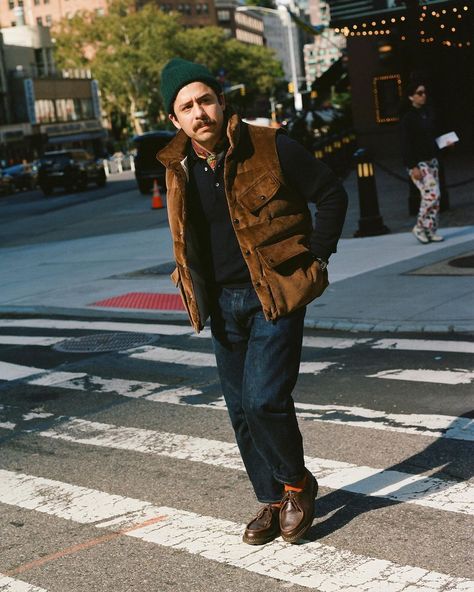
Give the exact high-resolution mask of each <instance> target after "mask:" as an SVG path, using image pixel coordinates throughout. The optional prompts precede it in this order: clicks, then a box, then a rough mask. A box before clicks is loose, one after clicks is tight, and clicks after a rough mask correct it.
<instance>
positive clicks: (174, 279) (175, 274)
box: [170, 267, 179, 286]
mask: <svg viewBox="0 0 474 592" xmlns="http://www.w3.org/2000/svg"><path fill="white" fill-rule="evenodd" d="M170 278H171V281H172V282H173V284H174V285H175V286H177V285H178V283H179V269H178V268H177V267H175V269H174V271H173V273H172V274H171V275H170Z"/></svg>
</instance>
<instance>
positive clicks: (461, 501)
mask: <svg viewBox="0 0 474 592" xmlns="http://www.w3.org/2000/svg"><path fill="white" fill-rule="evenodd" d="M39 435H40V436H43V437H45V438H53V439H59V440H65V441H68V442H75V443H79V444H88V445H92V446H101V447H104V448H115V449H119V450H131V451H134V452H140V453H145V454H156V455H160V456H166V457H169V458H179V459H182V460H188V461H192V462H200V463H205V464H209V465H214V466H220V467H225V468H227V469H238V470H241V471H243V470H244V466H243V464H242V461H241V459H240V454H239V451H238V449H237V446H236V444H231V443H229V442H222V441H220V440H209V439H207V438H196V437H192V436H185V435H182V434H172V433H169V432H156V431H153V430H147V429H140V428H131V427H124V426H116V425H110V424H104V423H99V422H92V421H86V420H83V419H73V420H71V421H68V422H65V423H63V424H60V425H58V426H57V427H55V428H52V429H49V430H45V431H42V432H39ZM305 464H306V466H307V467H308V469H309V470H310V471H312V472H314V473H315V474H316V475H318V481H319V483H320V485H322V486H325V487H330V488H331V489H344V490H346V491H350V492H352V493H360V494H363V495H370V496H376V497H384V498H387V499H390V500H394V501H398V502H406V503H411V504H417V505H420V506H426V507H430V508H435V509H437V510H444V511H447V512H457V513H460V514H469V515H473V516H474V484H470V483H466V482H454V481H447V480H443V479H435V478H431V477H424V476H421V475H412V474H409V473H402V472H400V471H390V470H388V471H383V470H380V469H374V468H371V467H358V466H355V465H353V464H350V463H345V462H340V461H332V460H327V459H323V458H310V457H307V458H306V459H305Z"/></svg>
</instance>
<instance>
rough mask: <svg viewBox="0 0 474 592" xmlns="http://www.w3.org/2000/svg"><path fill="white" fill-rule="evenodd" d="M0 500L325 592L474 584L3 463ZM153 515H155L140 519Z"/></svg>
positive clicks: (467, 589) (421, 590)
mask: <svg viewBox="0 0 474 592" xmlns="http://www.w3.org/2000/svg"><path fill="white" fill-rule="evenodd" d="M0 502H2V503H6V504H9V505H13V506H19V507H22V508H28V509H32V510H37V511H39V512H43V513H46V514H49V515H52V516H59V517H61V518H67V519H68V520H72V521H74V522H78V523H80V524H93V523H96V526H97V527H99V528H110V527H113V528H114V529H115V530H118V529H130V528H131V525H132V524H135V525H136V528H134V529H133V530H128V532H127V531H124V533H123V534H124V535H125V536H130V537H133V538H136V539H139V540H142V541H145V542H148V543H151V544H156V545H160V546H164V547H168V548H172V549H180V550H183V551H186V552H188V553H190V554H192V555H199V556H201V557H205V558H206V559H209V560H210V561H215V562H218V563H223V564H225V565H231V566H233V567H237V568H240V569H244V570H246V571H249V572H251V573H258V574H261V575H264V576H267V577H270V578H276V579H279V580H283V581H285V582H290V583H292V584H298V585H300V586H305V587H307V588H311V589H317V590H318V591H319V592H335V591H336V590H342V589H344V590H347V591H348V592H349V591H351V590H352V592H360V591H361V590H366V591H368V590H377V591H379V590H381V589H382V588H381V582H383V583H384V585H385V583H387V584H389V585H390V588H387V587H385V588H384V590H386V591H387V592H388V590H390V591H391V592H392V591H393V592H395V591H396V592H445V591H447V590H449V591H450V592H472V591H474V581H472V580H467V579H465V578H458V577H454V576H450V575H447V574H443V573H440V572H435V571H428V570H426V569H423V568H418V567H412V566H407V565H398V564H396V563H393V562H391V561H387V560H384V559H377V558H371V557H366V556H363V555H359V554H355V553H352V552H351V551H348V550H340V549H337V548H335V547H330V546H328V545H323V544H321V543H318V542H311V543H307V544H306V545H291V544H288V543H284V542H281V541H280V540H276V541H274V542H273V543H272V544H271V545H263V546H261V547H251V546H250V545H246V544H245V543H243V542H242V532H243V529H244V525H243V524H237V523H235V522H231V521H229V520H222V519H219V518H215V517H211V516H202V515H200V514H196V513H193V512H186V511H184V510H177V509H175V508H169V507H166V506H153V505H152V504H149V503H147V502H144V501H141V500H137V499H133V498H128V497H123V496H117V495H111V494H108V493H105V492H102V491H97V490H95V489H87V488H85V487H78V486H75V485H70V484H68V483H63V482H61V481H53V480H50V479H44V478H41V477H34V476H30V475H24V474H18V473H12V472H9V471H1V470H0ZM98 503H101V504H103V508H104V510H103V511H102V512H98V508H97V505H98ZM114 508H115V512H114ZM107 517H108V520H107ZM150 518H151V519H153V518H154V519H155V521H154V522H153V523H152V524H148V525H144V526H142V527H140V523H142V522H144V521H145V520H147V519H148V520H149V519H150ZM97 520H102V522H101V523H97ZM15 592H16V591H15Z"/></svg>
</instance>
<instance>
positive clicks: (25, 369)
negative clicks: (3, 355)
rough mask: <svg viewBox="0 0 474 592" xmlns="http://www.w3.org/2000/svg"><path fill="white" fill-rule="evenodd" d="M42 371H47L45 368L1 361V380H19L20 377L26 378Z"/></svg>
mask: <svg viewBox="0 0 474 592" xmlns="http://www.w3.org/2000/svg"><path fill="white" fill-rule="evenodd" d="M41 372H45V370H44V368H35V367H34V366H21V365H19V364H10V363H9V362H0V380H17V379H18V378H25V377H27V376H32V375H33V374H39V373H41Z"/></svg>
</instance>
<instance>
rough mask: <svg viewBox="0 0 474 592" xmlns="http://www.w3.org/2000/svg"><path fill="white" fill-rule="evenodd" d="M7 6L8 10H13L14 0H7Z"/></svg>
mask: <svg viewBox="0 0 474 592" xmlns="http://www.w3.org/2000/svg"><path fill="white" fill-rule="evenodd" d="M8 8H9V9H10V10H13V9H14V8H15V2H14V0H8Z"/></svg>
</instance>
